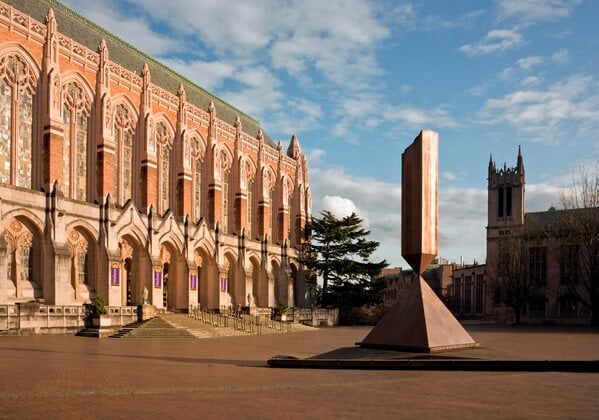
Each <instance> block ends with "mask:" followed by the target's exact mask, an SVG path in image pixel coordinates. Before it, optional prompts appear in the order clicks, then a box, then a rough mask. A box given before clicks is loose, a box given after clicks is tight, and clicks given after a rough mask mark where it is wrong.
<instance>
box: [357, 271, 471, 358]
mask: <svg viewBox="0 0 599 420" xmlns="http://www.w3.org/2000/svg"><path fill="white" fill-rule="evenodd" d="M359 344H360V346H361V347H370V348H384V349H391V350H401V351H413V352H424V353H435V352H441V351H448V350H455V349H462V348H473V347H479V346H480V345H479V344H478V343H476V342H475V341H474V340H473V339H472V337H470V334H468V332H466V330H465V329H464V327H462V325H461V324H460V323H459V322H458V320H457V319H456V318H455V317H454V316H453V314H452V313H451V312H450V311H449V309H447V307H446V306H445V304H444V303H443V302H441V299H439V297H438V296H437V295H436V293H435V292H434V291H433V290H432V289H431V288H430V287H429V285H428V284H427V283H426V281H424V279H423V278H422V277H421V276H420V277H419V278H418V279H417V280H416V281H415V282H414V283H413V284H412V286H411V288H410V290H409V291H408V293H406V294H405V295H404V296H403V297H402V298H400V300H399V301H398V302H397V303H396V304H395V305H393V307H391V309H389V311H388V312H387V313H386V314H385V316H383V318H382V319H381V320H380V321H379V322H378V323H377V324H376V326H375V327H374V329H373V330H372V331H370V333H369V334H368V335H367V336H366V338H365V339H364V341H362V342H361V343H359Z"/></svg>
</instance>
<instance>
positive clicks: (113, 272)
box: [110, 264, 121, 286]
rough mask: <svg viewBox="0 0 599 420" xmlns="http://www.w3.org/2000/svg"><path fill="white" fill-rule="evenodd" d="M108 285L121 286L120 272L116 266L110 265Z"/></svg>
mask: <svg viewBox="0 0 599 420" xmlns="http://www.w3.org/2000/svg"><path fill="white" fill-rule="evenodd" d="M110 284H111V285H113V286H118V285H120V284H121V270H120V268H119V265H118V264H112V267H111V268H110Z"/></svg>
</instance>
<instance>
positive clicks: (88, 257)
mask: <svg viewBox="0 0 599 420" xmlns="http://www.w3.org/2000/svg"><path fill="white" fill-rule="evenodd" d="M66 232H67V247H68V248H69V250H70V251H71V258H70V259H71V263H70V278H71V288H72V293H73V299H74V301H75V302H89V301H90V299H92V298H93V297H94V296H95V294H96V293H98V290H99V288H100V286H101V285H99V284H98V281H99V279H100V275H99V273H98V266H99V259H98V241H97V239H96V238H97V235H96V234H95V233H94V232H93V230H92V229H90V227H89V226H87V223H76V224H71V225H70V226H68V227H67V230H66Z"/></svg>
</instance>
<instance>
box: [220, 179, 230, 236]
mask: <svg viewBox="0 0 599 420" xmlns="http://www.w3.org/2000/svg"><path fill="white" fill-rule="evenodd" d="M222 210H223V213H222V216H223V217H222V228H223V233H225V234H226V233H229V176H228V175H225V177H224V179H223V209H222Z"/></svg>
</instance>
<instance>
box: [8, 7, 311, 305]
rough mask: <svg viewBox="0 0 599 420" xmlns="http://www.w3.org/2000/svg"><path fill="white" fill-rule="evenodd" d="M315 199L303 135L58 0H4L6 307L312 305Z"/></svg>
mask: <svg viewBox="0 0 599 420" xmlns="http://www.w3.org/2000/svg"><path fill="white" fill-rule="evenodd" d="M310 200H311V199H310V188H309V185H308V168H307V161H306V157H305V155H304V154H303V152H302V150H301V148H300V146H299V143H298V140H297V138H296V137H295V136H293V137H292V139H291V142H290V145H289V147H288V148H287V150H286V151H285V150H284V149H283V146H282V145H281V144H280V143H279V144H278V145H277V144H275V143H273V141H272V140H271V139H270V138H269V137H268V136H267V135H266V134H265V133H264V132H263V131H262V129H261V128H260V126H259V123H258V122H257V121H255V120H254V119H252V118H251V117H249V116H247V115H245V114H243V113H242V112H240V111H238V110H236V109H235V108H233V107H232V106H230V105H228V104H226V103H225V102H223V101H222V100H220V99H218V98H217V97H215V96H213V95H211V94H210V93H208V92H206V91H205V90H203V89H202V88H200V87H198V86H196V85H194V84H193V83H191V82H190V81H188V80H186V79H184V78H182V77H181V76H179V75H177V74H175V73H174V72H172V71H170V70H169V69H167V68H166V67H164V66H163V65H161V64H160V63H158V62H156V61H155V60H153V59H151V58H150V57H148V56H146V55H144V54H143V53H141V52H140V51H138V50H136V49H135V48H133V47H131V46H130V45H127V44H126V43H125V42H123V41H121V40H119V39H118V38H116V37H114V36H113V35H111V34H109V33H108V32H106V31H104V30H102V29H101V28H99V27H97V26H96V25H94V24H93V23H91V22H89V21H87V20H86V19H84V18H83V17H81V16H79V15H77V14H76V13H74V12H73V11H71V10H69V9H67V8H65V7H64V6H62V5H60V4H58V3H56V2H55V1H51V0H36V1H29V0H12V1H11V0H7V1H5V2H0V306H3V308H4V310H6V308H9V309H10V307H11V305H15V304H18V303H23V302H31V301H35V302H37V303H38V305H54V306H60V305H63V306H64V305H73V306H80V307H82V306H83V305H84V304H85V303H87V302H90V299H92V298H93V297H94V296H96V295H100V296H102V297H103V298H104V299H105V300H106V302H107V305H108V306H109V307H116V308H119V307H120V308H123V307H133V306H136V305H140V304H142V303H145V302H144V301H146V300H147V301H148V303H149V304H151V305H154V306H155V307H156V308H158V309H168V310H173V311H186V310H188V308H189V307H192V306H197V305H201V306H202V307H203V308H207V309H215V310H219V309H222V308H229V307H231V306H237V305H241V306H247V305H250V304H252V305H256V306H258V307H263V308H266V307H274V306H276V305H277V304H278V303H279V302H284V303H285V304H288V305H289V306H302V305H305V304H306V303H307V300H309V290H310V288H309V287H307V286H306V282H305V276H304V273H303V271H302V269H301V267H300V266H298V264H297V262H295V261H296V260H295V259H294V257H295V256H297V254H298V251H299V249H300V248H301V244H302V241H303V235H302V232H303V228H304V225H305V223H306V220H307V219H309V217H310V208H311V202H310ZM144 290H147V291H146V292H144Z"/></svg>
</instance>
